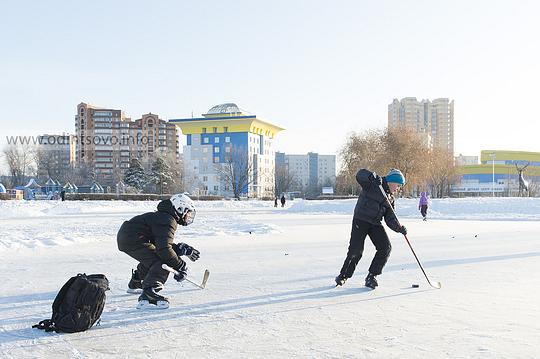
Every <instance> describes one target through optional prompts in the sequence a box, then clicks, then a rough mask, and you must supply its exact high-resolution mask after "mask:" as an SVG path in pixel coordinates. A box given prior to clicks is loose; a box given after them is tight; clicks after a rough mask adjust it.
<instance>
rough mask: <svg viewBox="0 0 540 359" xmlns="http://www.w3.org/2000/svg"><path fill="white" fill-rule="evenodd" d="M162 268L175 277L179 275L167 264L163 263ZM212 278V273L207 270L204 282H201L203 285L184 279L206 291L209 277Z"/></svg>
mask: <svg viewBox="0 0 540 359" xmlns="http://www.w3.org/2000/svg"><path fill="white" fill-rule="evenodd" d="M161 268H163V269H165V270H168V271H169V272H171V273H172V274H174V275H178V274H179V273H178V271H176V270H175V269H174V268H171V267H169V266H168V265H166V264H165V263H163V264H162V265H161ZM209 276H210V271H209V270H208V269H205V270H204V274H203V280H202V282H201V284H197V283H195V282H193V281H191V280H190V279H189V278H188V277H186V278H184V279H185V280H186V281H188V282H189V283H191V284H193V285H194V286H196V287H199V288H201V289H204V288H205V287H206V282H207V281H208V277H209Z"/></svg>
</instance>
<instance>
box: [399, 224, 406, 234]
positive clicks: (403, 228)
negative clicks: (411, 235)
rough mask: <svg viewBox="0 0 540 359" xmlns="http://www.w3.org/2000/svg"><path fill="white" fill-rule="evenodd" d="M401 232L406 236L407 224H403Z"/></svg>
mask: <svg viewBox="0 0 540 359" xmlns="http://www.w3.org/2000/svg"><path fill="white" fill-rule="evenodd" d="M399 233H401V234H403V235H404V236H406V235H407V228H405V226H401V228H400V229H399Z"/></svg>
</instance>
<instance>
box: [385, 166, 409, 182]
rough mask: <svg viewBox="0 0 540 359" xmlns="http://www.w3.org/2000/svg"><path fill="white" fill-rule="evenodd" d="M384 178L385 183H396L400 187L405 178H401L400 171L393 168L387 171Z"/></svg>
mask: <svg viewBox="0 0 540 359" xmlns="http://www.w3.org/2000/svg"><path fill="white" fill-rule="evenodd" d="M384 178H386V182H393V183H397V184H399V185H401V186H403V185H404V184H405V176H403V173H401V171H400V170H398V169H395V168H392V169H391V170H390V171H388V174H387V175H386V176H385V177H384Z"/></svg>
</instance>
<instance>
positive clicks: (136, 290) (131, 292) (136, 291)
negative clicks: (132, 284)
mask: <svg viewBox="0 0 540 359" xmlns="http://www.w3.org/2000/svg"><path fill="white" fill-rule="evenodd" d="M126 293H129V294H141V293H142V289H140V288H137V289H131V288H128V289H127V290H126Z"/></svg>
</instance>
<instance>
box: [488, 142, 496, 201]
mask: <svg viewBox="0 0 540 359" xmlns="http://www.w3.org/2000/svg"><path fill="white" fill-rule="evenodd" d="M489 157H491V174H492V177H491V196H492V197H495V152H493V153H490V154H489Z"/></svg>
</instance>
